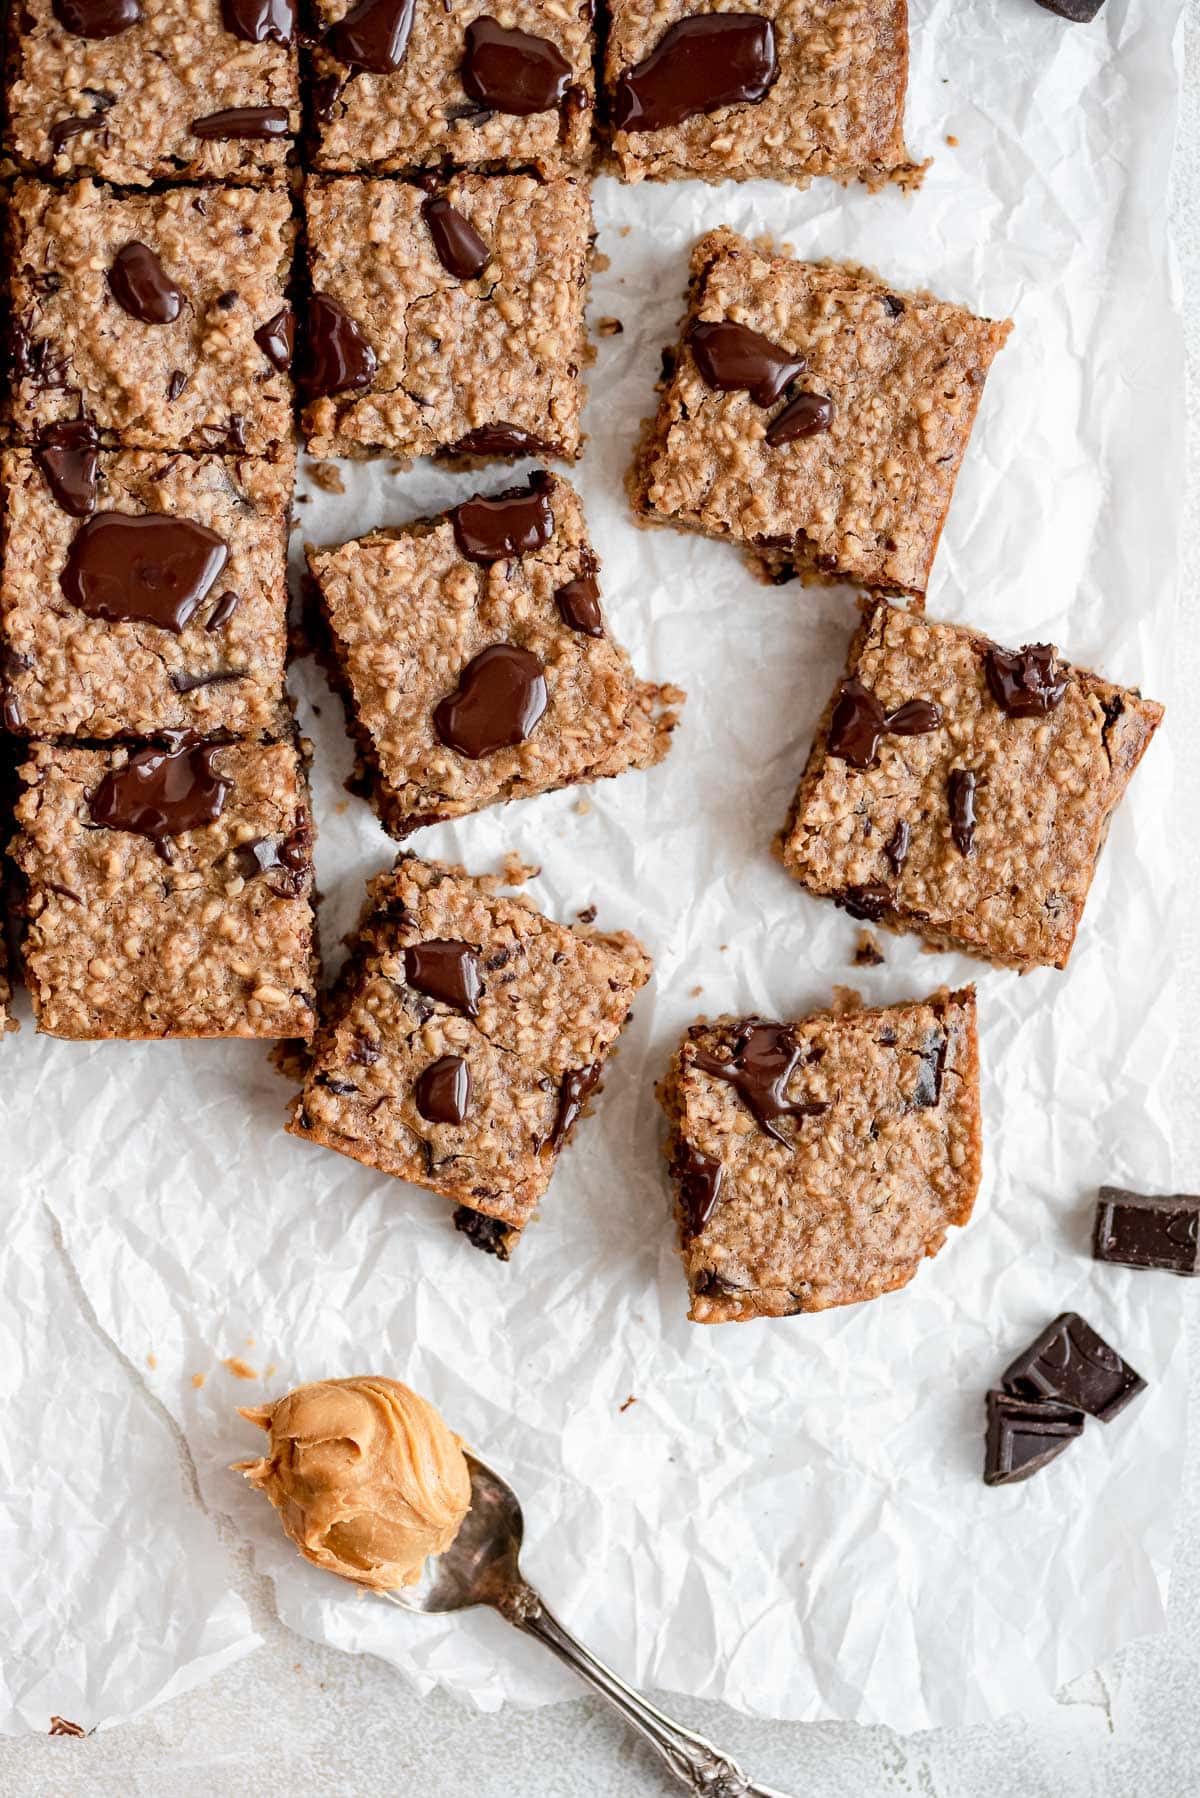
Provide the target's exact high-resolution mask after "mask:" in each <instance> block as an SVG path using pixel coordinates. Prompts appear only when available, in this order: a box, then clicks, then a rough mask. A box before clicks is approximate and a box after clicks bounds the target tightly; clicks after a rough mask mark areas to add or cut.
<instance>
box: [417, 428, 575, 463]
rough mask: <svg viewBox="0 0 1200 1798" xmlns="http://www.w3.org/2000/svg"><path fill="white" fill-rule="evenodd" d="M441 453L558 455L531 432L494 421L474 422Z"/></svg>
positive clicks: (550, 444)
mask: <svg viewBox="0 0 1200 1798" xmlns="http://www.w3.org/2000/svg"><path fill="white" fill-rule="evenodd" d="M442 453H443V455H445V456H560V455H561V454H562V451H561V449H559V448H557V447H556V446H555V445H554V444H553V443H545V442H543V440H542V439H541V438H540V437H535V436H534V434H533V432H532V431H523V430H522V429H521V427H520V425H510V424H506V423H505V422H504V421H503V420H497V422H496V423H495V424H490V425H476V427H475V429H474V430H473V431H468V432H467V434H466V436H465V437H460V438H459V440H458V442H457V443H451V444H447V446H446V448H445V450H444V451H443V452H442Z"/></svg>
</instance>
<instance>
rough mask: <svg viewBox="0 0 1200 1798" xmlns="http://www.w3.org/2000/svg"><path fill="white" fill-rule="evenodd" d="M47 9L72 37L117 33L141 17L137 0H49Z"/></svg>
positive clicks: (109, 35)
mask: <svg viewBox="0 0 1200 1798" xmlns="http://www.w3.org/2000/svg"><path fill="white" fill-rule="evenodd" d="M51 10H52V11H53V13H54V16H55V18H56V19H57V20H58V22H59V24H60V25H61V26H62V28H63V30H64V31H69V32H70V33H71V36H72V37H91V38H100V37H119V36H120V34H121V33H122V32H123V31H128V30H129V27H130V26H131V25H136V24H138V23H139V21H140V20H141V17H142V8H141V4H140V0H52V7H51Z"/></svg>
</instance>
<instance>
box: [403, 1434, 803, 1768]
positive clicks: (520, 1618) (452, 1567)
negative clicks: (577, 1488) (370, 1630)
mask: <svg viewBox="0 0 1200 1798" xmlns="http://www.w3.org/2000/svg"><path fill="white" fill-rule="evenodd" d="M467 1465H468V1467H469V1468H470V1470H471V1508H470V1510H469V1511H468V1512H467V1515H466V1517H465V1518H464V1520H463V1525H462V1528H461V1529H460V1530H459V1532H458V1535H457V1536H456V1537H455V1538H454V1541H453V1542H452V1543H451V1544H450V1547H449V1548H448V1549H447V1550H446V1552H445V1554H440V1555H430V1557H429V1559H428V1560H427V1561H426V1563H425V1570H424V1573H423V1574H422V1577H421V1579H420V1581H419V1583H418V1584H417V1585H415V1586H402V1587H400V1588H399V1590H397V1591H392V1592H382V1593H380V1594H379V1596H380V1597H381V1598H388V1599H390V1600H391V1601H392V1603H393V1604H397V1605H400V1606H401V1608H402V1609H404V1610H406V1611H422V1612H428V1611H465V1610H469V1609H470V1607H471V1606H472V1605H477V1604H489V1605H491V1606H492V1608H493V1610H496V1611H499V1613H500V1615H501V1616H502V1617H506V1618H507V1619H508V1621H509V1622H510V1623H511V1624H513V1625H514V1626H515V1628H517V1629H520V1630H524V1632H525V1634H526V1635H529V1636H536V1637H537V1639H538V1641H539V1642H541V1643H543V1644H544V1645H545V1647H547V1648H548V1649H549V1650H550V1652H551V1654H553V1655H557V1657H558V1659H559V1660H560V1661H564V1662H565V1663H566V1665H567V1666H568V1667H571V1668H572V1669H573V1670H574V1671H575V1672H576V1673H578V1675H579V1677H580V1678H581V1679H584V1680H586V1681H587V1683H588V1685H589V1686H591V1688H592V1690H593V1691H594V1692H599V1694H600V1696H601V1697H602V1698H607V1700H608V1702H609V1703H610V1704H611V1705H612V1707H613V1709H614V1710H616V1711H619V1712H620V1714H621V1716H622V1717H624V1719H625V1721H626V1723H628V1724H630V1725H631V1726H632V1727H633V1728H634V1729H636V1730H637V1732H638V1734H639V1735H640V1736H641V1737H642V1739H643V1740H644V1741H646V1742H649V1744H650V1746H651V1748H653V1749H654V1750H655V1751H656V1752H657V1753H658V1754H659V1755H660V1756H661V1757H662V1759H663V1760H664V1761H665V1762H666V1764H667V1766H668V1768H669V1769H670V1771H671V1772H672V1773H673V1774H674V1775H675V1777H676V1779H678V1780H679V1781H680V1782H681V1784H683V1785H684V1786H686V1787H687V1789H688V1791H689V1792H692V1793H694V1794H695V1798H787V1794H786V1793H784V1792H778V1791H776V1790H775V1789H774V1788H773V1787H771V1786H760V1785H755V1784H754V1782H753V1781H752V1780H749V1779H747V1778H746V1775H745V1774H744V1773H743V1772H742V1770H741V1768H740V1767H739V1766H738V1764H737V1762H736V1761H732V1760H730V1759H729V1757H728V1755H724V1754H721V1753H720V1752H719V1751H718V1750H717V1749H716V1748H714V1747H713V1745H712V1743H711V1742H706V1741H705V1739H704V1737H703V1736H698V1735H695V1734H693V1732H692V1731H691V1730H690V1729H684V1728H682V1726H681V1725H680V1724H678V1723H672V1721H671V1719H670V1718H669V1717H664V1716H663V1714H662V1712H661V1711H660V1710H658V1709H656V1707H655V1706H654V1705H652V1704H650V1703H648V1702H647V1700H646V1699H644V1698H642V1697H641V1696H640V1695H639V1694H638V1693H637V1692H635V1691H634V1690H633V1689H632V1687H630V1686H627V1685H626V1684H625V1681H624V1680H623V1679H620V1678H619V1677H618V1676H617V1674H615V1673H614V1672H613V1670H612V1668H611V1667H606V1666H605V1665H604V1663H603V1661H598V1660H597V1659H596V1657H595V1655H594V1654H589V1652H588V1650H587V1649H586V1648H585V1647H584V1646H583V1644H582V1642H577V1641H576V1640H575V1637H574V1636H573V1635H572V1634H571V1633H570V1631H569V1630H566V1629H564V1628H563V1626H562V1624H561V1623H560V1622H559V1621H558V1619H557V1617H555V1616H554V1614H553V1613H552V1612H551V1611H549V1610H547V1608H546V1606H545V1604H544V1603H543V1602H542V1600H541V1598H539V1596H538V1594H537V1593H536V1592H535V1591H534V1589H533V1587H532V1586H531V1585H530V1584H529V1583H528V1581H526V1580H525V1579H523V1578H522V1576H521V1568H520V1565H519V1561H518V1556H519V1555H520V1552H521V1541H522V1538H523V1536H524V1533H525V1519H524V1518H523V1517H522V1515H521V1506H520V1504H519V1503H518V1501H517V1495H516V1493H515V1492H514V1491H513V1489H512V1487H511V1486H509V1485H507V1484H506V1483H505V1481H504V1480H502V1479H501V1478H500V1475H499V1474H498V1473H493V1472H492V1470H491V1468H490V1467H485V1466H484V1464H483V1462H482V1461H480V1460H478V1459H477V1458H476V1457H475V1456H474V1455H472V1454H468V1455H467Z"/></svg>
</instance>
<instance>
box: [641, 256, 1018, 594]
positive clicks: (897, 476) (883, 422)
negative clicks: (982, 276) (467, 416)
mask: <svg viewBox="0 0 1200 1798" xmlns="http://www.w3.org/2000/svg"><path fill="white" fill-rule="evenodd" d="M691 266H692V279H691V287H690V289H689V294H688V312H687V318H686V321H685V324H684V328H683V332H682V335H681V337H680V341H679V343H678V345H677V346H676V348H675V349H674V350H673V351H671V352H669V353H668V355H667V356H666V357H665V358H664V368H665V370H666V374H665V379H664V383H663V388H662V398H661V401H660V404H659V409H658V414H657V417H655V418H654V419H651V420H647V423H646V426H645V428H644V430H643V433H642V439H641V442H640V444H639V446H638V451H637V456H636V459H635V462H634V466H633V468H632V470H631V471H630V476H629V492H630V498H631V500H632V503H633V507H634V511H635V512H636V513H637V514H638V516H639V517H640V518H641V519H642V520H643V522H645V523H648V524H670V525H674V526H676V527H677V528H679V529H682V530H689V531H698V532H700V533H701V534H702V535H703V536H708V537H718V538H723V539H725V540H726V541H729V542H732V543H736V544H738V545H739V546H740V547H742V548H743V549H745V550H748V551H750V552H751V559H752V562H753V563H754V564H755V565H756V566H757V567H758V568H760V569H761V570H762V571H763V572H764V573H765V574H766V576H767V577H768V578H769V579H772V580H786V579H789V578H791V577H792V576H793V575H800V576H801V577H802V578H805V579H811V580H821V581H853V582H855V583H857V584H858V585H860V586H864V587H869V588H872V589H875V590H878V591H880V592H885V593H894V594H903V595H907V596H909V597H910V598H911V599H913V600H914V601H915V602H916V603H917V604H918V605H920V604H923V603H924V595H925V589H926V586H927V584H928V581H929V571H930V567H931V565H932V563H933V557H934V552H935V550H936V549H937V544H938V539H939V537H940V536H941V534H942V527H943V525H944V524H945V522H946V515H947V513H948V511H949V508H950V498H951V495H952V493H953V491H954V483H955V479H956V477H957V475H958V470H959V465H960V464H961V462H962V458H963V455H964V453H965V451H966V447H967V440H968V438H969V437H970V434H971V427H972V425H973V424H974V422H975V414H976V411H977V410H978V407H979V401H980V396H981V394H982V392H983V384H984V381H985V379H986V377H987V372H988V369H989V367H990V365H991V362H992V359H993V357H994V356H995V355H996V352H997V351H998V350H999V349H1000V348H1001V346H1002V345H1003V343H1004V340H1005V338H1006V337H1007V335H1008V332H1009V330H1010V326H1009V325H1008V324H1007V323H1002V324H996V323H993V322H992V321H991V320H990V319H983V318H976V317H974V316H973V314H971V313H970V312H967V311H965V310H964V309H963V308H962V307H961V306H951V305H947V304H946V303H945V302H944V301H941V300H936V299H934V298H932V297H931V296H930V295H928V294H911V293H903V294H902V293H896V292H894V291H893V290H892V289H890V288H888V287H887V286H885V285H884V283H883V282H882V281H880V280H878V279H877V278H876V277H875V276H874V275H870V274H867V273H865V272H864V271H863V270H861V269H858V268H849V267H844V266H841V265H838V264H835V263H812V262H796V261H794V260H793V259H792V258H791V257H790V256H776V255H771V254H768V253H767V252H765V251H764V250H762V249H759V248H757V247H756V246H755V245H754V244H752V243H750V242H749V241H748V240H747V239H746V238H744V237H739V236H737V235H736V233H734V232H732V231H725V230H719V231H710V232H709V233H708V234H707V236H705V237H702V238H701V239H700V241H699V242H698V243H697V245H696V247H695V249H694V250H693V252H692V264H691Z"/></svg>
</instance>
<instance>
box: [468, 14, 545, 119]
mask: <svg viewBox="0 0 1200 1798" xmlns="http://www.w3.org/2000/svg"><path fill="white" fill-rule="evenodd" d="M460 79H461V81H462V84H463V87H464V88H465V89H466V92H467V93H468V94H469V95H470V97H471V99H472V100H476V101H478V102H479V104H480V105H481V106H488V107H490V108H491V109H492V111H493V112H507V113H512V114H514V115H515V116H516V117H518V118H527V117H528V116H529V115H530V114H531V113H535V112H549V111H550V110H551V109H552V108H553V107H555V106H559V105H561V104H562V101H563V99H564V97H565V95H566V92H567V88H568V87H569V85H570V81H571V65H570V63H569V62H568V61H567V59H566V57H565V56H564V55H563V53H562V51H561V50H560V49H559V48H558V46H557V44H552V43H551V42H550V40H549V38H544V37H535V36H533V34H532V33H531V32H528V31H515V30H508V29H507V28H506V27H505V26H503V25H501V24H499V23H498V21H497V20H495V19H493V18H490V17H489V16H488V15H487V14H486V13H485V14H484V15H483V16H482V17H481V18H478V19H472V20H471V23H470V24H469V25H468V26H467V30H466V48H465V51H464V53H463V60H462V70H461V74H460Z"/></svg>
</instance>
